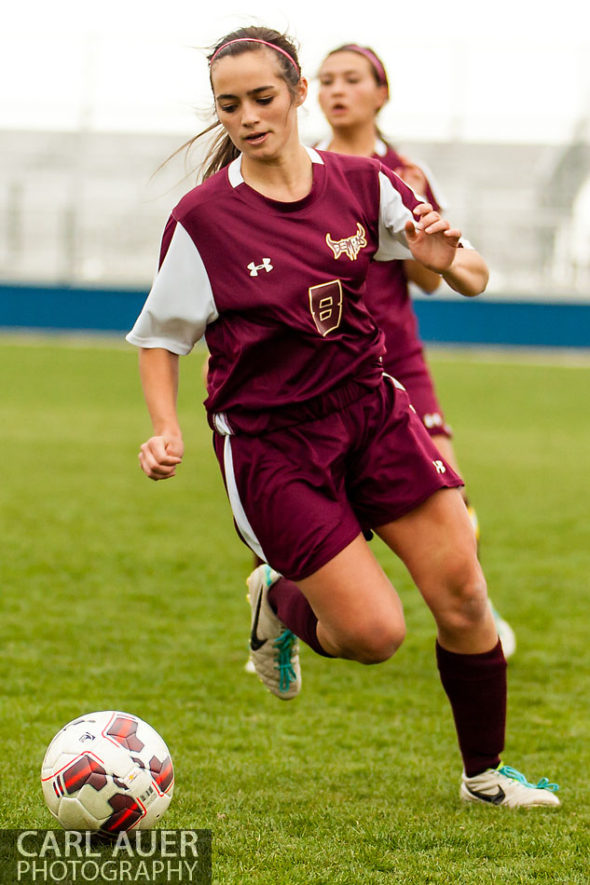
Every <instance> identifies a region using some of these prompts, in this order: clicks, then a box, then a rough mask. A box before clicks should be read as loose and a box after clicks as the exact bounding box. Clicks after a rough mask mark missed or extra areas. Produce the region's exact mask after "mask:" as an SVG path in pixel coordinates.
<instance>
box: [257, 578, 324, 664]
mask: <svg viewBox="0 0 590 885" xmlns="http://www.w3.org/2000/svg"><path fill="white" fill-rule="evenodd" d="M268 601H269V602H270V605H271V608H272V609H273V611H274V612H275V613H276V615H277V616H278V618H279V620H280V621H282V622H283V624H284V625H285V627H288V628H289V630H291V631H292V632H293V633H294V634H295V636H298V637H299V638H300V639H302V640H303V641H304V642H305V643H307V645H309V647H310V648H312V649H313V650H314V651H315V652H317V654H319V655H322V657H324V658H331V657H332V655H329V654H328V652H327V651H324V649H323V648H322V646H321V645H320V643H319V640H318V634H317V625H318V619H317V618H316V616H315V614H314V612H313V609H312V607H311V605H310V604H309V602H308V601H307V599H306V598H305V596H304V595H303V593H302V592H301V590H300V589H299V587H298V586H297V584H295V583H294V582H293V581H289V580H288V579H287V578H279V580H278V581H276V583H274V584H273V585H272V587H271V588H270V590H269V591H268Z"/></svg>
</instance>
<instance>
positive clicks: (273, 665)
mask: <svg viewBox="0 0 590 885" xmlns="http://www.w3.org/2000/svg"><path fill="white" fill-rule="evenodd" d="M280 577H281V576H280V575H279V574H278V572H275V571H273V570H272V569H271V568H270V566H268V565H266V564H265V565H259V566H258V568H255V569H254V571H253V572H252V574H251V575H250V577H249V578H248V579H247V581H246V584H247V586H248V602H249V603H250V606H251V608H252V625H251V629H250V660H251V661H252V663H253V665H254V669H255V670H256V674H257V676H258V678H259V679H260V681H261V682H263V683H264V685H266V687H267V688H268V690H269V691H271V692H272V693H273V694H274V695H276V696H277V697H278V698H281V700H283V701H290V700H291V698H294V697H295V696H296V695H298V694H299V692H300V691H301V667H300V665H299V640H298V639H297V637H296V636H295V634H294V633H292V632H291V630H289V629H288V628H287V627H285V625H284V624H282V623H281V622H280V621H279V619H278V617H277V616H276V614H275V613H274V611H273V610H272V608H271V606H270V603H269V601H268V591H269V589H270V588H271V587H272V585H273V584H274V583H275V582H276V581H278V580H279V578H280Z"/></svg>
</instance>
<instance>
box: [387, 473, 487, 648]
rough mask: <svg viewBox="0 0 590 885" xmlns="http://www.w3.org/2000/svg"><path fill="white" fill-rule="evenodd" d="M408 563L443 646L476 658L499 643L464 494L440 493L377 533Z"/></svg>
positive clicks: (440, 491) (458, 492)
mask: <svg viewBox="0 0 590 885" xmlns="http://www.w3.org/2000/svg"><path fill="white" fill-rule="evenodd" d="M376 531H377V533H378V534H379V536H380V537H381V538H382V539H383V540H384V541H385V543H386V544H387V545H388V546H389V547H390V548H391V549H392V550H393V552H394V553H396V554H397V556H399V557H400V559H401V560H402V561H403V562H404V563H405V565H406V568H407V569H408V571H409V572H410V574H411V576H412V578H413V580H414V582H415V584H416V586H417V587H418V589H419V590H420V592H421V594H422V596H423V597H424V599H425V601H426V603H427V605H428V606H429V608H430V609H431V611H432V613H433V615H434V617H435V620H436V622H437V626H438V635H439V640H440V642H441V644H442V645H443V646H444V647H445V648H447V649H448V650H449V651H456V652H459V653H462V654H477V653H480V652H485V651H489V650H490V649H491V648H493V647H494V645H495V644H496V642H497V633H496V628H495V624H494V619H493V616H492V613H491V609H490V606H489V603H488V600H487V593H486V584H485V579H484V576H483V573H482V570H481V566H480V564H479V562H478V559H477V545H476V541H475V536H474V533H473V528H472V525H471V522H470V520H469V516H468V513H467V509H466V507H465V505H464V503H463V500H462V498H461V494H460V491H459V489H441V490H439V491H438V492H435V493H434V494H433V495H431V496H430V497H429V498H428V499H427V500H426V501H425V502H424V503H423V504H421V505H420V506H419V507H416V508H415V509H414V510H412V511H411V512H410V513H408V514H406V515H405V516H404V517H402V518H401V519H397V520H395V521H393V522H390V523H388V524H387V525H384V526H380V527H378V528H377V529H376Z"/></svg>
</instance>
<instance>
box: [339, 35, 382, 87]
mask: <svg viewBox="0 0 590 885" xmlns="http://www.w3.org/2000/svg"><path fill="white" fill-rule="evenodd" d="M344 50H347V51H348V52H358V54H359V55H364V57H365V58H366V59H367V61H369V62H370V63H371V66H372V67H373V69H374V71H375V73H376V74H377V80H378V81H379V85H380V86H385V87H386V89H387V95H388V96H389V81H388V79H387V74H386V73H385V68H384V66H383V62H382V61H381V59H380V58H379V56H378V55H376V54H375V53H374V52H373V50H372V49H369V47H368V46H358V44H356V43H347V44H346V46H343V47H342V50H341V51H344Z"/></svg>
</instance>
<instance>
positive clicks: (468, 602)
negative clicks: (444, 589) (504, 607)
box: [441, 576, 488, 632]
mask: <svg viewBox="0 0 590 885" xmlns="http://www.w3.org/2000/svg"><path fill="white" fill-rule="evenodd" d="M487 610H488V597H487V588H486V583H485V580H484V578H483V576H481V577H478V576H475V577H474V578H473V579H471V580H468V581H464V582H463V583H461V584H460V585H458V586H456V587H453V589H452V591H451V593H450V598H449V604H448V605H447V606H446V607H445V610H444V613H443V614H442V616H441V617H442V620H443V621H444V622H445V626H446V627H447V628H448V629H451V630H453V631H460V632H462V631H465V630H470V629H473V627H476V626H477V625H478V624H480V623H481V621H482V619H483V618H485V617H486V615H487Z"/></svg>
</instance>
